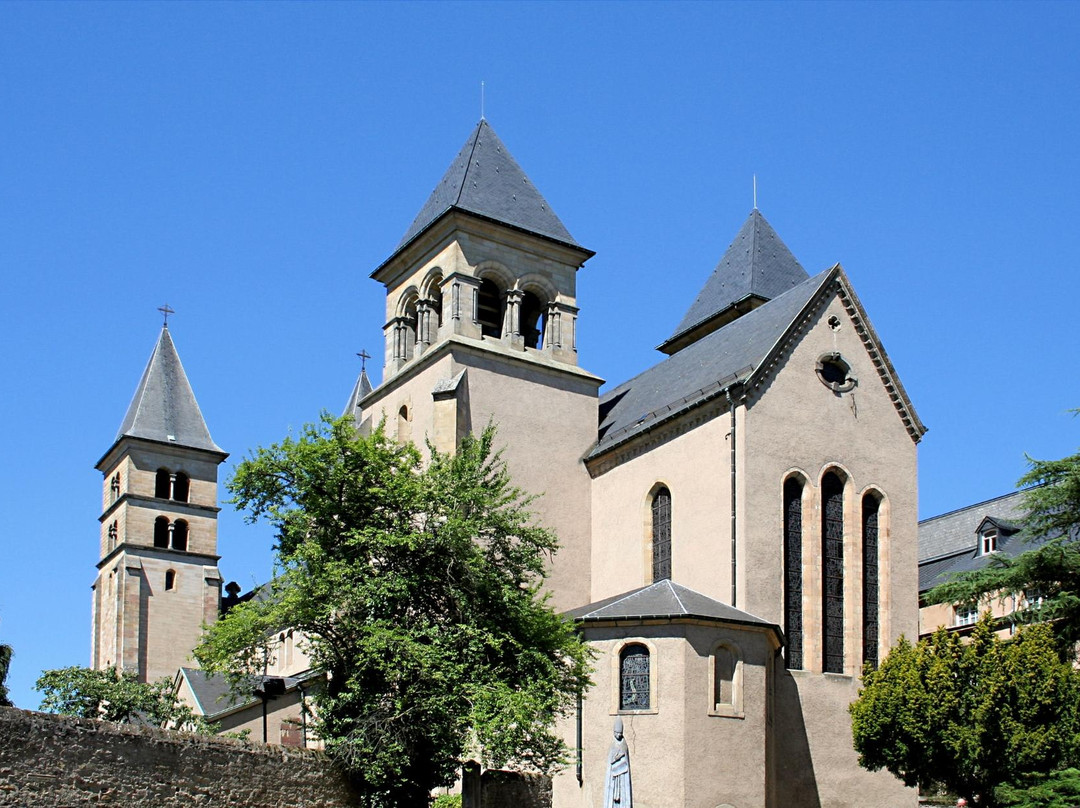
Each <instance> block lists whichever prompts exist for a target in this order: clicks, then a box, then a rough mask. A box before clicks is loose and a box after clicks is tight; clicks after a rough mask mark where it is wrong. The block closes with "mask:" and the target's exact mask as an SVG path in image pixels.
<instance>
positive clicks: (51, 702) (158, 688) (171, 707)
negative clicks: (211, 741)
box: [34, 667, 214, 734]
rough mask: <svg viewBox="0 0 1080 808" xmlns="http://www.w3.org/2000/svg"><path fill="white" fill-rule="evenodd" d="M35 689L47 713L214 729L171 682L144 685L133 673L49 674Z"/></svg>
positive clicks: (80, 670) (204, 731) (64, 671)
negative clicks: (184, 701) (187, 703)
mask: <svg viewBox="0 0 1080 808" xmlns="http://www.w3.org/2000/svg"><path fill="white" fill-rule="evenodd" d="M34 689H35V690H37V691H39V692H41V693H42V694H43V695H44V697H43V698H42V700H41V709H42V710H43V711H44V712H47V713H58V714H60V715H73V716H77V717H79V718H100V719H102V720H104V721H114V722H116V723H118V724H134V723H145V724H151V725H156V726H170V727H177V728H181V729H185V730H188V731H191V732H199V733H202V734H211V733H212V732H213V731H214V728H213V726H212V725H210V724H208V723H207V722H206V720H205V719H203V717H202V716H199V715H196V714H195V713H194V712H193V711H192V709H191V708H190V707H188V706H187V705H186V704H183V703H182V702H180V700H179V698H178V697H177V695H176V693H175V691H174V690H173V685H172V682H171V681H170V680H169V679H167V678H165V679H160V680H158V681H157V682H140V681H139V680H138V678H137V677H136V676H135V674H134V673H132V672H130V671H119V670H117V669H116V668H105V669H104V670H93V669H92V668H80V667H71V668H60V669H57V670H51V671H45V672H43V673H42V674H41V676H40V677H39V678H38V680H37V683H36V684H35V685H34Z"/></svg>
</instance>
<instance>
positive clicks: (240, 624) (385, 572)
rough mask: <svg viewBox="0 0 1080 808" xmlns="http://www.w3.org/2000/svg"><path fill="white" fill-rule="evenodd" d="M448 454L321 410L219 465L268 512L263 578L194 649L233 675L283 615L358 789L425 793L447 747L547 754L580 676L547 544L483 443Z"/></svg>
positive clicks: (244, 669)
mask: <svg viewBox="0 0 1080 808" xmlns="http://www.w3.org/2000/svg"><path fill="white" fill-rule="evenodd" d="M493 441H494V429H493V428H491V427H489V428H488V429H487V430H485V431H484V433H483V434H482V435H481V436H479V437H476V438H474V437H468V438H466V439H465V440H464V441H463V442H462V443H461V445H460V446H459V447H458V450H457V451H456V452H455V453H454V454H453V455H448V454H442V453H439V452H437V451H435V450H434V449H433V448H431V447H428V448H429V452H430V458H428V460H427V462H424V458H423V457H422V455H421V453H420V451H419V450H417V449H416V447H414V446H412V445H411V444H405V445H402V444H399V443H397V442H395V441H393V440H391V439H390V438H388V437H387V436H386V434H385V432H384V431H383V429H382V428H381V427H380V428H378V429H376V430H375V431H374V432H373V434H372V435H370V436H367V437H365V436H361V435H359V434H358V433H357V431H356V430H355V428H354V426H353V424H352V422H351V421H350V420H349V419H336V420H335V419H331V418H329V417H328V416H325V415H324V416H323V419H322V421H321V422H320V423H319V424H314V425H308V426H306V427H305V428H304V429H303V432H302V434H301V435H300V437H299V438H295V439H294V438H288V439H286V440H284V441H282V442H281V443H279V444H276V445H273V446H271V447H270V448H266V449H258V450H257V451H256V452H255V453H254V454H253V455H252V456H250V457H249V458H247V459H246V460H245V461H244V462H242V463H241V464H240V465H239V467H238V468H237V470H236V473H235V475H234V476H233V478H232V480H231V481H230V482H229V490H230V491H231V492H232V494H233V496H234V500H233V501H234V502H235V503H237V504H238V505H240V506H241V507H242V508H245V509H246V510H247V511H248V512H249V517H248V518H249V521H254V520H257V519H266V520H269V522H270V523H271V524H272V525H273V526H274V528H275V529H276V536H277V543H276V547H275V551H276V559H277V564H278V567H279V574H278V575H277V577H276V579H275V581H274V582H273V585H272V587H273V592H272V596H271V597H268V598H265V599H253V600H251V601H248V602H246V603H243V604H240V605H239V606H237V607H235V608H233V609H232V610H230V612H229V613H228V614H227V615H226V616H225V617H224V618H223V619H222V620H219V621H218V622H217V623H216V624H215V625H214V626H212V627H211V628H210V630H209V632H208V634H207V636H206V639H205V641H204V643H203V644H202V645H201V646H200V647H199V648H198V649H197V650H196V657H197V658H198V659H199V661H200V662H201V664H202V666H203V668H204V669H206V670H209V671H217V672H221V673H225V674H226V675H227V676H229V677H230V679H231V680H232V681H234V682H240V681H241V680H242V678H243V677H244V676H245V675H247V674H250V673H252V672H256V671H258V670H259V666H260V665H261V664H262V662H263V659H264V656H265V654H266V653H268V650H267V640H268V638H269V637H271V636H273V634H274V633H276V632H277V631H279V630H280V629H281V628H283V627H286V626H288V627H293V628H295V629H299V630H300V631H301V632H302V633H303V635H304V636H305V637H306V642H307V649H306V650H307V651H308V653H309V654H310V656H311V659H312V660H313V666H314V667H316V668H317V669H319V670H321V671H323V672H325V674H326V675H327V677H328V678H327V684H326V687H325V688H323V689H322V690H321V691H319V692H317V693H316V695H315V696H314V701H315V708H314V725H315V726H314V728H315V730H316V732H317V733H318V734H319V735H320V737H322V738H323V739H324V741H325V743H326V746H327V749H328V750H329V751H330V752H331V753H333V754H335V755H336V756H337V758H338V759H339V760H341V761H343V762H344V763H345V764H346V766H347V767H348V768H349V770H350V771H351V772H352V773H353V775H354V778H355V779H356V781H357V783H358V786H359V787H360V790H361V792H362V793H363V794H365V795H366V799H367V801H368V804H369V805H372V806H396V805H410V806H412V805H423V804H426V803H427V801H428V794H429V793H430V791H431V789H432V788H435V787H438V786H444V785H449V784H450V783H452V782H453V780H454V779H455V777H456V775H457V772H458V770H459V766H460V764H461V761H462V760H463V759H464V758H465V756H466V755H468V756H480V757H482V758H483V759H484V760H485V762H487V763H488V764H490V765H494V766H502V765H506V764H507V763H513V764H517V765H522V766H525V767H529V768H534V769H539V770H551V769H552V768H553V767H555V766H557V765H558V764H559V763H561V762H562V760H563V757H564V754H565V749H564V747H563V744H562V742H561V740H560V739H559V738H558V737H557V736H556V735H555V734H554V732H553V731H552V725H553V722H554V721H555V719H556V718H557V717H559V716H561V715H564V714H566V713H567V712H568V711H569V709H570V708H571V707H572V706H573V704H574V702H575V699H576V695H577V693H578V692H579V691H580V690H581V689H582V688H583V687H584V686H586V685H587V683H588V680H587V668H588V652H587V650H586V646H585V645H584V643H583V642H582V641H581V640H580V638H579V637H578V636H577V634H576V633H575V631H574V629H573V627H572V626H571V625H570V624H569V623H568V622H567V621H565V620H563V619H562V618H561V617H560V616H559V615H557V614H556V613H555V612H554V611H553V610H552V608H551V607H550V606H549V604H548V603H547V602H546V598H545V597H544V596H542V595H541V594H540V591H539V587H540V585H541V583H542V581H543V577H544V574H545V568H546V561H547V559H548V557H549V556H550V554H552V553H554V552H555V549H556V540H555V537H554V536H553V534H552V533H551V532H550V531H548V530H546V529H544V528H542V527H539V526H537V525H536V524H535V523H534V521H533V517H532V514H531V513H530V512H529V510H528V501H527V500H526V499H525V498H524V497H523V495H522V493H521V492H520V491H519V490H518V489H517V488H515V487H514V486H513V485H512V484H511V481H510V478H509V476H508V473H507V470H506V467H505V464H504V463H503V462H502V461H501V459H500V458H499V456H498V454H497V453H495V452H494V451H493Z"/></svg>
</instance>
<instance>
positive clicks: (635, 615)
mask: <svg viewBox="0 0 1080 808" xmlns="http://www.w3.org/2000/svg"><path fill="white" fill-rule="evenodd" d="M566 616H567V617H571V618H573V619H575V620H581V621H583V622H600V621H605V622H606V621H609V620H650V619H670V618H679V617H683V618H700V619H705V620H721V621H723V622H725V623H739V624H742V625H752V626H762V627H767V628H773V629H776V630H777V631H778V632H779V627H777V626H776V625H775V624H773V623H770V622H769V621H768V620H762V619H761V618H760V617H756V616H754V615H752V614H750V613H749V612H744V611H742V610H741V609H736V608H734V607H733V606H728V605H727V604H726V603H721V602H720V601H718V600H713V599H712V598H710V597H707V596H705V595H702V594H701V593H700V592H695V591H694V590H693V589H688V588H687V587H685V586H683V585H681V584H677V583H675V582H674V581H670V580H664V581H657V582H656V583H654V584H649V585H648V586H643V587H641V588H639V589H634V590H631V591H630V592H624V593H623V594H621V595H615V596H614V597H610V598H605V599H604V600H598V601H597V602H596V603H590V604H588V605H587V606H580V607H578V608H577V609H571V610H570V611H568V612H566Z"/></svg>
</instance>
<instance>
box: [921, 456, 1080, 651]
mask: <svg viewBox="0 0 1080 808" xmlns="http://www.w3.org/2000/svg"><path fill="white" fill-rule="evenodd" d="M1028 464H1029V470H1028V473H1027V474H1025V475H1024V476H1023V477H1022V478H1020V481H1019V483H1018V485H1019V486H1020V487H1021V488H1024V487H1029V486H1030V487H1029V488H1028V490H1027V492H1026V494H1025V498H1024V510H1025V511H1026V514H1025V517H1024V520H1023V523H1024V530H1023V534H1022V535H1023V537H1024V539H1025V540H1026V542H1028V543H1029V544H1030V545H1031V549H1029V550H1027V551H1026V552H1022V553H1019V554H1015V555H1012V556H1009V555H1006V554H1004V553H998V554H995V555H994V557H993V558H992V559H990V562H989V563H988V564H987V566H986V567H984V568H982V569H980V570H975V571H973V572H966V573H962V574H959V575H957V576H955V577H954V578H952V579H950V580H948V581H946V582H945V583H943V584H941V585H939V586H937V587H935V588H934V589H932V590H931V591H930V592H929V593H928V594H927V597H926V599H927V601H928V602H929V603H963V604H978V603H980V602H985V600H986V599H989V598H993V597H1000V598H1005V597H1016V598H1017V599H1018V601H1019V602H1021V603H1027V604H1029V605H1028V606H1026V607H1025V608H1023V609H1021V610H1020V611H1018V612H1016V613H1015V615H1014V616H1013V619H1014V620H1016V621H1017V622H1020V623H1033V622H1046V621H1048V622H1050V623H1052V625H1053V626H1054V629H1055V632H1056V633H1057V635H1058V637H1059V638H1060V640H1061V642H1062V646H1063V647H1067V646H1072V645H1074V644H1075V643H1077V642H1080V543H1078V542H1077V538H1078V537H1080V454H1074V455H1070V456H1069V457H1065V458H1062V459H1061V460H1032V459H1030V458H1029V460H1028Z"/></svg>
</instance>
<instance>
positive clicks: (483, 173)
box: [397, 119, 581, 250]
mask: <svg viewBox="0 0 1080 808" xmlns="http://www.w3.org/2000/svg"><path fill="white" fill-rule="evenodd" d="M452 208H454V209H458V210H463V211H467V212H469V213H474V214H477V215H478V216H483V217H485V218H487V219H493V220H495V221H497V222H502V223H504V224H508V225H511V226H513V227H517V228H520V229H522V230H527V231H528V232H530V233H535V234H537V235H540V236H545V237H547V238H550V239H553V240H555V241H558V242H562V243H563V244H570V245H572V246H575V247H580V246H581V245H579V244H578V243H577V242H576V241H574V237H573V236H571V235H570V233H569V231H568V230H567V229H566V227H565V226H564V225H563V223H562V222H561V221H559V217H558V216H556V215H555V211H553V210H552V209H551V206H550V205H548V203H547V201H546V200H545V199H544V197H543V196H541V194H540V192H539V191H538V190H537V189H536V187H535V186H534V185H533V184H532V182H531V181H530V180H529V178H528V177H527V176H526V175H525V172H524V171H522V170H521V166H519V165H518V164H517V161H516V160H514V158H513V156H511V154H510V152H509V150H507V148H506V146H505V145H503V142H502V141H501V140H499V136H498V135H496V134H495V130H494V129H492V128H491V125H490V124H488V122H487V121H485V120H483V119H481V121H480V123H478V124H477V125H476V128H475V129H474V130H473V132H472V134H471V135H469V139H468V140H467V141H466V142H465V145H464V146H463V147H462V149H461V151H460V152H459V153H458V156H457V157H455V158H454V162H453V163H451V164H450V168H448V169H447V170H446V173H445V174H444V175H443V178H442V179H441V180H440V181H439V184H438V185H436V186H435V190H434V191H432V192H431V196H430V197H428V200H427V202H426V203H424V207H422V208H421V209H420V213H419V214H417V216H416V219H414V220H413V223H412V224H411V225H410V226H409V229H408V230H407V231H405V235H404V236H403V237H402V239H401V243H400V244H398V246H397V250H400V249H401V248H402V247H404V246H405V245H406V244H408V243H409V242H410V241H412V240H413V239H414V238H416V237H417V236H418V235H419V234H420V233H421V232H422V231H423V230H425V229H426V228H428V227H429V226H430V225H431V224H433V223H434V222H435V221H436V220H437V219H439V218H440V217H441V216H442V215H443V214H444V213H446V211H448V210H450V209H452Z"/></svg>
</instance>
